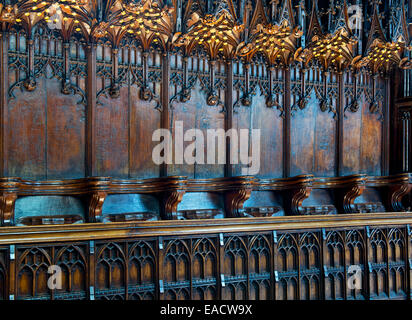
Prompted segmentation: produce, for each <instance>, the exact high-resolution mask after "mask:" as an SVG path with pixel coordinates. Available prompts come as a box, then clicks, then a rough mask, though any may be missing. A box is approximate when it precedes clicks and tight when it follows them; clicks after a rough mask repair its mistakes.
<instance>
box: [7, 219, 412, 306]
mask: <svg viewBox="0 0 412 320" xmlns="http://www.w3.org/2000/svg"><path fill="white" fill-rule="evenodd" d="M410 222H412V215H410V214H402V215H396V214H383V215H382V214H373V215H370V216H365V215H358V216H356V215H355V216H345V217H333V218H330V217H328V218H327V219H325V218H322V217H313V218H303V219H302V221H299V222H297V221H295V219H293V218H283V219H281V220H279V219H273V218H272V219H251V220H249V221H248V220H239V219H234V220H230V222H227V221H225V222H223V221H222V220H220V221H215V222H210V221H208V222H207V223H203V224H202V225H199V224H197V223H193V222H187V221H185V222H179V223H176V224H174V225H170V224H167V223H160V224H159V223H135V224H124V223H123V224H118V225H116V226H112V225H105V228H101V225H94V226H92V227H87V228H86V227H84V226H75V225H72V226H69V227H67V226H65V227H64V228H61V227H58V226H55V227H51V228H50V227H49V228H46V227H24V228H5V229H4V232H3V233H2V234H1V235H0V243H1V245H0V294H1V298H2V299H109V300H116V299H121V300H124V299H137V300H142V299H148V300H152V299H162V300H163V299H166V300H167V299H207V300H210V299H227V300H237V299H261V300H264V299H270V300H297V299H303V300H315V299H327V300H339V299H357V300H363V299H366V300H367V299H371V300H375V299H410V298H411V297H412V296H411V279H412V278H411V271H412V269H411V263H410V262H411V261H412V260H411V259H412V251H411V245H412V233H411V230H410V227H409V223H410ZM337 225H339V227H337ZM218 228H221V230H222V232H220V233H218V232H216V231H215V230H217V229H218ZM234 229H236V230H237V231H234ZM92 239H93V240H92ZM45 241H47V242H45ZM8 243H13V244H8ZM51 265H58V266H60V267H61V269H62V273H63V277H62V279H63V281H62V285H63V287H62V289H61V290H49V289H48V288H47V280H48V278H49V276H50V275H49V274H48V273H47V270H48V267H49V266H51ZM350 266H358V267H359V268H360V269H359V270H361V271H360V272H361V274H362V278H361V279H362V289H360V290H357V289H351V287H348V283H350V280H351V279H350V276H351V275H352V274H351V273H350V272H352V271H350V270H349V267H350Z"/></svg>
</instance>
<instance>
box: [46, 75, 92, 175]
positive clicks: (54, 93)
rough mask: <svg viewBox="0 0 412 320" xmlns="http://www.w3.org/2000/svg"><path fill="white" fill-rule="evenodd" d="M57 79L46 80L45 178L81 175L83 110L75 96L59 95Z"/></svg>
mask: <svg viewBox="0 0 412 320" xmlns="http://www.w3.org/2000/svg"><path fill="white" fill-rule="evenodd" d="M60 86H61V84H60V83H59V82H58V81H57V79H52V80H48V81H47V100H46V101H47V105H46V110H47V178H48V179H70V178H82V177H84V175H85V163H84V158H85V121H84V120H85V119H84V116H85V108H84V105H82V104H78V101H79V96H77V95H63V94H61V93H60Z"/></svg>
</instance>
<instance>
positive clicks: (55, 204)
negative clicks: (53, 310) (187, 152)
mask: <svg viewBox="0 0 412 320" xmlns="http://www.w3.org/2000/svg"><path fill="white" fill-rule="evenodd" d="M411 9H412V4H411V3H410V2H406V1H403V0H392V1H390V2H388V1H386V2H382V3H381V2H379V1H377V0H370V1H366V0H353V1H351V0H333V1H332V0H331V1H326V0H306V1H305V0H272V1H266V0H239V1H237V0H236V1H234V0H219V1H214V0H205V1H203V0H165V1H163V0H108V1H101V0H55V1H53V0H0V31H1V32H0V299H10V300H13V299H53V300H55V299H92V300H93V299H228V300H234V299H272V300H298V299H328V300H329V299H330V300H339V299H349V300H351V299H371V300H375V299H412V294H411V292H412V291H411V279H412V278H411V270H412V269H411V266H412V263H411V261H412V255H411V252H412V248H411V244H412V242H411V241H412V240H411V237H412V232H411V230H410V224H411V222H412V216H411V214H409V213H408V212H410V211H411V207H412V204H411V199H412V196H411V190H412V175H411V174H410V173H409V172H411V168H412V147H411V146H412V143H411V141H412V138H411V132H412V122H411V118H410V114H411V112H412V109H411V105H412V103H411V101H412V100H411V99H410V97H408V96H404V95H402V94H401V93H400V92H401V91H402V90H401V87H402V85H403V86H406V84H405V83H406V82H405V81H406V80H405V79H406V78H402V77H401V75H403V74H404V72H408V70H409V69H411V67H412V63H411V59H410V57H411V49H412V48H411V43H410V37H409V31H410V30H408V23H409V22H410V17H411V16H412V10H411ZM361 10H362V11H361ZM405 74H406V73H405ZM156 129H166V130H170V131H171V132H173V133H172V134H175V133H176V132H177V130H182V131H184V130H187V129H200V130H202V132H204V133H205V136H206V130H207V129H224V130H230V129H235V130H237V129H260V130H261V140H260V150H261V156H260V170H259V173H257V174H251V173H248V172H249V171H251V169H250V168H249V169H248V168H246V171H247V172H246V173H245V166H243V165H241V164H236V162H235V161H234V160H235V159H236V158H237V157H236V155H234V154H233V153H231V152H230V150H231V144H233V143H235V142H234V141H233V140H229V139H228V141H227V145H226V154H225V155H224V158H225V160H226V161H224V163H225V164H223V163H222V162H221V161H220V162H218V163H217V164H210V163H209V164H202V163H199V162H194V163H181V162H180V161H178V160H176V159H177V158H178V157H177V156H176V154H175V156H176V157H175V156H174V157H173V161H171V162H167V163H163V164H161V165H158V164H155V162H154V161H153V159H152V151H153V148H154V147H155V146H156V144H157V143H156V142H154V141H152V134H153V132H154V131H155V130H156ZM173 137H175V136H174V135H173ZM183 144H184V146H185V147H186V146H187V145H188V143H187V142H183ZM251 147H252V148H253V146H251ZM199 152H201V150H196V153H199ZM175 153H178V152H176V151H175ZM53 265H57V266H59V267H61V268H62V271H63V288H62V289H61V290H51V289H49V288H48V287H47V279H48V268H49V266H53ZM353 266H355V267H358V268H360V270H361V275H362V278H361V279H362V280H361V281H362V288H361V289H360V290H355V289H351V288H350V286H348V283H349V282H348V279H349V278H350V277H351V273H350V271H349V268H350V267H353Z"/></svg>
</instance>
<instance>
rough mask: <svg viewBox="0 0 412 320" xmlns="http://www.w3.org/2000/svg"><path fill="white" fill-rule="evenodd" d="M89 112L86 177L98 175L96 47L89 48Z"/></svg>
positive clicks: (87, 118)
mask: <svg viewBox="0 0 412 320" xmlns="http://www.w3.org/2000/svg"><path fill="white" fill-rule="evenodd" d="M86 95H87V112H86V176H94V175H96V174H97V171H96V169H95V166H96V164H95V155H96V154H95V139H96V120H95V117H96V115H95V114H96V99H97V92H96V46H95V45H94V44H91V45H89V46H88V47H87V80H86Z"/></svg>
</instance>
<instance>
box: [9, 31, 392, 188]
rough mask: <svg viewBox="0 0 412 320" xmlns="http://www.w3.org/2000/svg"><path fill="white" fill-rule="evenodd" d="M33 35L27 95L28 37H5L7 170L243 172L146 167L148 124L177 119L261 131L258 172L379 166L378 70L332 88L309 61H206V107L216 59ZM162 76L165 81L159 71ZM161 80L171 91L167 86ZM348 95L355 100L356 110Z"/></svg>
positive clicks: (149, 174)
mask: <svg viewBox="0 0 412 320" xmlns="http://www.w3.org/2000/svg"><path fill="white" fill-rule="evenodd" d="M32 33H33V35H32V37H33V39H34V40H33V57H34V60H33V61H34V66H33V68H34V79H35V80H36V89H34V91H31V92H28V91H27V90H26V89H25V88H24V85H25V78H26V73H27V72H28V68H29V67H30V66H29V64H28V57H29V55H28V51H29V50H28V46H29V45H28V43H29V42H28V41H27V40H26V36H25V33H24V32H22V31H19V30H14V29H12V30H11V31H10V33H9V34H8V38H9V40H5V41H6V42H7V41H8V43H9V45H8V47H9V49H8V61H7V62H8V74H9V76H8V82H9V87H8V89H7V90H8V95H9V97H8V99H6V100H4V99H3V100H4V102H3V107H2V108H3V112H5V113H4V116H5V117H7V119H8V121H6V122H5V124H4V134H3V140H4V145H3V150H4V159H5V160H4V168H5V175H6V176H22V177H27V178H31V179H39V180H44V179H54V178H56V179H60V178H79V177H83V176H113V177H119V178H154V177H159V176H160V175H161V174H163V175H164V174H166V173H167V175H169V176H170V175H184V176H188V177H192V178H211V177H216V178H217V177H223V176H225V175H227V176H230V175H231V176H239V175H241V174H242V171H241V169H242V167H244V166H243V165H238V164H230V163H229V164H227V165H226V166H225V165H223V164H216V165H201V164H195V165H193V164H186V163H184V164H175V163H173V164H169V165H163V166H158V165H156V164H154V163H153V161H152V159H151V152H152V150H153V147H154V146H155V145H156V144H157V143H156V142H153V141H152V139H151V138H152V134H153V131H154V130H156V129H158V128H161V127H165V128H166V129H171V130H172V132H173V131H174V129H175V125H176V121H183V126H184V127H183V132H186V130H187V129H195V128H196V129H201V130H202V131H203V132H204V133H205V132H206V130H207V129H217V128H218V129H231V128H234V129H261V144H260V149H261V158H260V171H259V173H258V174H257V175H256V176H257V177H259V178H280V177H282V176H284V177H290V176H295V175H299V174H309V173H313V174H315V175H317V176H324V177H332V176H337V175H341V176H344V175H348V174H356V173H367V174H369V175H381V174H383V173H385V170H386V171H387V166H388V162H387V156H386V155H385V154H386V153H387V151H385V150H387V149H385V148H387V147H386V146H387V145H388V143H389V142H388V140H387V134H385V133H386V132H387V130H388V126H389V122H388V121H384V119H385V112H386V113H387V112H388V107H387V103H388V100H387V99H384V96H385V93H386V87H385V82H384V80H381V79H380V78H379V77H376V79H375V80H374V79H373V78H372V77H371V76H369V75H366V73H364V72H361V73H359V74H358V75H357V76H356V75H352V73H350V72H349V71H348V72H346V73H345V74H344V75H343V76H342V78H343V81H344V86H343V88H342V91H339V88H340V87H341V86H340V85H339V81H342V80H340V79H341V78H340V77H339V75H338V74H337V73H334V72H329V73H327V72H322V71H321V69H320V68H319V67H318V66H315V65H314V66H311V67H309V68H307V69H304V70H303V69H301V68H300V67H299V66H297V65H293V66H291V67H290V69H288V68H285V67H283V66H272V67H268V66H267V65H265V64H264V63H263V62H262V61H260V60H259V59H257V60H256V61H252V62H250V63H247V64H246V63H244V62H238V61H234V62H232V64H230V67H229V64H227V63H226V62H224V61H219V60H217V61H214V62H213V71H214V72H213V81H214V82H213V84H214V88H213V89H214V90H215V92H216V93H217V105H216V106H209V105H207V104H206V98H207V97H208V94H209V93H210V90H211V83H210V79H211V78H210V77H211V76H212V72H211V70H212V69H211V66H212V62H211V61H209V58H208V57H207V56H206V55H205V54H204V53H202V52H195V53H193V54H192V55H191V56H188V57H186V58H185V57H183V56H182V54H181V53H180V52H173V53H169V54H168V55H166V56H165V57H166V58H165V57H163V54H162V53H161V52H160V51H158V50H154V49H150V50H146V49H143V48H142V47H141V46H140V45H138V44H136V42H134V41H131V40H130V39H129V38H127V37H126V38H124V39H123V40H122V41H121V42H120V44H119V48H115V47H113V44H111V43H109V42H108V41H106V42H105V41H101V42H99V43H97V44H93V45H89V46H88V47H86V46H85V44H84V41H83V40H82V39H80V40H74V39H73V41H72V42H70V45H68V46H67V45H65V42H64V41H63V40H62V39H61V38H59V36H58V35H57V33H56V34H55V33H54V31H50V30H48V29H47V28H45V27H44V26H43V25H42V24H39V25H38V26H36V28H35V29H34V30H33V31H32ZM5 39H7V37H6V38H5ZM66 48H67V49H66ZM66 65H68V67H67V66H66ZM169 70H170V71H169ZM230 70H232V72H233V76H229V73H228V71H230ZM90 72H91V73H94V74H95V76H93V75H88V73H90ZM163 72H166V73H170V77H169V78H167V79H166V77H162V74H163ZM66 73H68V75H66ZM289 75H290V82H289V80H288V79H289ZM355 77H356V79H357V80H356V81H355V80H354V79H355ZM66 78H67V79H69V80H70V81H69V82H67V81H68V80H65V79H66ZM228 81H232V83H231V85H228ZM59 82H63V83H65V86H63V88H62V87H61V86H62V85H61V84H59ZM67 83H68V84H67ZM167 84H168V86H167V88H168V90H163V89H162V88H163V87H164V86H165V85H167ZM59 86H60V88H59ZM145 86H146V89H145V90H142V88H143V87H145ZM86 87H87V88H88V90H86ZM19 88H20V89H22V91H19ZM229 88H231V89H232V90H231V94H229V95H228V94H227V91H228V90H229ZM61 89H67V90H66V91H68V92H66V93H69V94H68V95H66V94H63V93H61ZM92 91H93V92H94V91H95V93H93V92H92ZM85 92H87V95H86V94H85ZM355 92H356V93H355ZM142 93H144V94H143V95H142ZM165 94H168V97H169V98H167V97H166V96H165ZM342 95H344V99H343V103H344V107H343V110H344V115H342V112H343V110H342V108H340V104H339V103H340V101H341V98H340V96H342ZM3 100H2V101H3ZM355 101H356V102H358V107H355V106H353V104H354V102H355ZM228 106H230V108H228ZM229 109H230V110H233V111H229ZM17 110H19V111H18V112H17ZM165 119H166V122H164V121H165ZM173 134H174V133H173ZM22 136H24V137H26V139H21V138H20V137H22ZM205 137H206V136H205ZM188 145H189V142H185V143H184V147H186V146H188ZM205 148H207V144H206V146H205ZM62 150H63V151H62ZM228 150H230V149H228ZM206 160H207V158H206V155H205V161H206ZM385 168H386V169H385ZM225 170H226V173H225Z"/></svg>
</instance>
